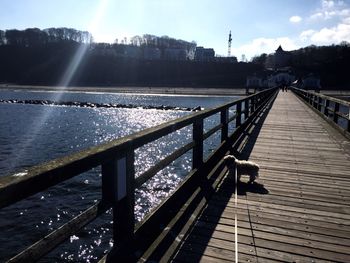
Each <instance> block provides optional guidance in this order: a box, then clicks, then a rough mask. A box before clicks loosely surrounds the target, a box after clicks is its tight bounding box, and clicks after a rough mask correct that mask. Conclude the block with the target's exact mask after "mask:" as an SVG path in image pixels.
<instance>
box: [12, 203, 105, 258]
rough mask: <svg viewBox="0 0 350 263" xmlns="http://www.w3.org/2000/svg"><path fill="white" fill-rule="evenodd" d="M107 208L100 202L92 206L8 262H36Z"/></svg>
mask: <svg viewBox="0 0 350 263" xmlns="http://www.w3.org/2000/svg"><path fill="white" fill-rule="evenodd" d="M109 208H110V206H107V205H106V204H104V203H102V202H98V203H96V204H94V205H93V206H91V207H89V208H88V209H86V210H85V211H84V212H82V213H81V214H79V215H78V216H76V217H74V218H73V219H71V220H70V221H69V222H67V223H65V224H64V225H62V226H61V227H59V228H57V229H56V230H54V231H52V232H51V233H50V234H48V235H47V236H45V237H44V238H42V239H40V240H39V241H37V242H36V243H34V244H33V245H31V246H30V247H28V248H26V249H25V250H23V251H22V252H21V253H20V254H18V255H16V256H14V257H13V258H11V259H10V260H9V261H8V262H36V261H37V260H39V259H40V258H41V257H43V256H44V255H46V254H47V253H49V252H50V251H51V250H52V249H54V248H55V247H56V246H58V245H59V244H60V243H62V242H63V241H64V240H66V239H67V238H68V237H69V236H71V235H73V234H74V233H76V232H77V231H78V230H80V229H81V228H83V227H84V226H85V225H86V224H88V223H89V222H91V221H92V220H94V219H96V218H97V217H98V216H99V215H101V214H102V213H104V212H106V211H107V210H108V209H109Z"/></svg>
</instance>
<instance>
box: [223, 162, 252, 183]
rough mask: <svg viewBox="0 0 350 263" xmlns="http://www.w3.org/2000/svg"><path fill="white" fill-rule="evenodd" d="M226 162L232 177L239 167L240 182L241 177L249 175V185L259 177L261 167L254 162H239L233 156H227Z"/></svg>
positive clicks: (238, 178)
mask: <svg viewBox="0 0 350 263" xmlns="http://www.w3.org/2000/svg"><path fill="white" fill-rule="evenodd" d="M224 161H225V164H226V166H227V168H228V170H229V174H231V175H234V174H235V168H236V167H237V181H238V182H239V181H240V179H241V175H249V182H248V183H253V182H254V181H255V179H256V178H257V177H259V165H258V164H256V163H254V162H251V161H245V160H238V159H237V158H236V157H234V156H233V155H226V156H225V157H224Z"/></svg>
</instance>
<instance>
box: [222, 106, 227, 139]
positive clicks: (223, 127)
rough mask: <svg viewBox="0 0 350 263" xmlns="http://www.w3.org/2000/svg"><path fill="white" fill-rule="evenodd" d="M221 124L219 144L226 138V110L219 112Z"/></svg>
mask: <svg viewBox="0 0 350 263" xmlns="http://www.w3.org/2000/svg"><path fill="white" fill-rule="evenodd" d="M221 124H222V128H221V142H223V141H226V139H227V137H228V108H226V109H224V110H222V111H221Z"/></svg>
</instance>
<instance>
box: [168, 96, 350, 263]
mask: <svg viewBox="0 0 350 263" xmlns="http://www.w3.org/2000/svg"><path fill="white" fill-rule="evenodd" d="M258 129H259V131H258V132H255V133H254V132H253V133H252V135H251V136H250V137H251V138H249V140H251V141H255V140H256V142H255V143H253V144H254V145H253V146H250V147H252V150H251V152H244V150H246V149H244V148H242V149H238V150H240V151H243V152H242V154H243V155H246V156H245V157H249V159H250V160H253V161H255V162H257V163H259V165H260V166H261V172H260V178H259V179H258V180H257V184H255V185H253V186H248V185H247V184H245V183H242V184H241V185H240V186H239V189H238V206H237V207H235V204H234V191H232V189H233V182H232V178H231V179H229V178H228V179H226V180H225V181H223V183H222V184H221V185H220V187H219V188H218V189H217V191H216V193H215V195H214V196H213V198H212V199H211V200H210V201H209V202H208V205H207V207H206V208H205V209H204V210H203V213H202V214H201V215H200V217H199V218H198V220H197V221H196V223H195V224H194V227H193V228H192V229H191V231H190V234H189V235H187V237H186V239H185V241H184V242H183V243H182V244H181V248H180V250H179V251H178V252H177V254H176V256H175V258H174V261H175V262H197V261H201V262H234V260H235V238H234V231H235V225H234V215H235V213H237V215H238V257H239V262H350V142H349V141H348V140H347V139H346V138H345V137H344V136H342V135H340V134H339V132H338V131H336V130H335V129H334V128H332V127H331V126H330V125H329V124H328V123H327V122H326V121H325V120H324V119H322V118H321V117H320V116H318V115H317V114H316V113H315V112H314V111H313V110H312V109H311V108H310V107H308V106H307V105H306V104H305V103H304V102H302V101H301V100H300V99H299V98H297V97H296V95H294V94H293V93H292V92H279V94H278V96H277V99H276V100H275V102H274V104H273V106H272V108H271V110H270V112H269V113H268V115H267V117H266V120H265V121H263V122H262V123H261V127H259V128H258ZM247 155H249V156H247Z"/></svg>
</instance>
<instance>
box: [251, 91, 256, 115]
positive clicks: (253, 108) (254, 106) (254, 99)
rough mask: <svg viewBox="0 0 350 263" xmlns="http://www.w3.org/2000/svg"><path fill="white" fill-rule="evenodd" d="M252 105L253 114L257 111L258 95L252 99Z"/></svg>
mask: <svg viewBox="0 0 350 263" xmlns="http://www.w3.org/2000/svg"><path fill="white" fill-rule="evenodd" d="M251 103H252V106H251V108H252V113H253V112H254V111H255V109H256V95H255V96H254V97H253V98H252V100H251Z"/></svg>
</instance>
